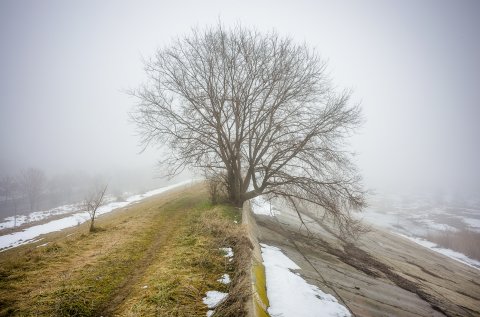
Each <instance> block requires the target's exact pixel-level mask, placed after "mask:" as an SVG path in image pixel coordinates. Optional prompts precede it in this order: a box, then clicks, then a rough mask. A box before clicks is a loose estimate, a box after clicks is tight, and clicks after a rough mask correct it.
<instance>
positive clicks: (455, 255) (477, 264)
mask: <svg viewBox="0 0 480 317" xmlns="http://www.w3.org/2000/svg"><path fill="white" fill-rule="evenodd" d="M399 235H400V236H402V237H404V238H406V239H408V240H410V241H413V242H415V243H416V244H419V245H421V246H423V247H425V248H428V249H430V250H432V251H435V252H438V253H440V254H443V255H445V256H448V257H449V258H451V259H454V260H456V261H458V262H461V263H463V264H466V265H468V266H470V267H473V268H476V269H477V270H480V261H477V260H474V259H471V258H469V257H468V256H466V255H465V254H463V253H460V252H456V251H453V250H450V249H445V248H441V247H439V246H438V245H436V244H435V243H433V242H431V241H428V240H424V239H421V238H416V237H409V236H406V235H403V234H399Z"/></svg>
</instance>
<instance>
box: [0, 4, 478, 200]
mask: <svg viewBox="0 0 480 317" xmlns="http://www.w3.org/2000/svg"><path fill="white" fill-rule="evenodd" d="M479 14H480V2H478V1H465V0H464V1H420V2H419V1H398V2H396V3H394V2H393V1H389V2H387V1H362V2H358V1H341V2H340V1H295V3H293V2H290V3H287V2H279V1H242V2H238V1H235V2H234V1H176V2H175V3H170V2H167V1H100V2H99V1H77V2H73V1H69V2H65V1H12V0H3V1H1V2H0V43H1V44H0V45H1V50H0V69H1V72H0V136H1V138H0V177H2V176H5V175H16V174H18V173H20V172H21V171H25V170H26V169H28V168H31V167H33V168H37V169H39V170H42V171H44V173H45V175H46V176H47V178H48V179H49V180H51V179H54V178H57V179H58V178H60V179H61V178H62V177H63V178H66V179H77V180H78V179H83V180H84V181H83V182H84V183H87V180H90V179H95V178H102V179H104V180H106V181H108V182H109V183H110V184H112V187H113V189H114V190H117V191H124V190H129V191H135V190H144V189H150V188H153V187H155V186H157V187H158V186H159V185H161V184H163V183H164V182H165V180H161V179H157V178H155V176H159V175H161V171H158V170H156V161H157V159H158V158H160V157H161V155H162V149H157V150H155V149H148V150H147V151H145V152H143V153H141V154H140V153H139V152H140V151H141V148H140V147H139V143H138V141H139V139H138V138H137V137H136V135H135V134H136V132H135V126H134V125H133V124H132V123H130V122H129V119H128V112H129V111H130V110H131V109H132V107H133V105H134V104H135V102H136V100H134V99H133V98H132V97H130V96H129V95H128V94H127V93H125V91H126V90H128V89H134V88H136V87H138V85H139V84H140V83H142V82H143V80H144V79H145V75H144V72H143V62H142V59H143V58H148V57H150V56H152V55H153V54H154V53H155V51H156V49H158V48H160V47H162V46H164V45H168V44H169V43H170V42H171V40H172V38H175V37H177V36H182V35H183V34H186V33H189V32H190V30H191V28H195V27H200V28H201V27H205V26H210V25H215V24H217V23H218V21H219V20H221V23H223V24H224V25H226V26H230V25H233V24H235V23H241V24H242V25H244V26H247V27H256V28H258V29H259V30H261V31H270V30H272V29H275V30H277V31H278V33H279V34H281V35H286V36H290V37H292V38H293V39H294V40H296V41H298V42H305V43H306V44H307V45H309V46H311V47H315V48H316V50H317V51H318V52H319V54H320V55H321V56H322V57H323V58H324V59H326V60H328V72H329V73H330V74H331V77H332V78H333V80H334V82H335V84H336V85H337V86H338V87H339V89H342V88H352V89H353V90H354V99H355V100H356V101H357V102H360V103H361V104H362V107H363V114H364V118H365V124H364V126H363V128H362V129H361V130H360V131H359V132H358V134H357V135H356V136H355V137H354V138H353V139H352V140H351V141H352V142H351V150H352V151H354V152H355V153H357V156H356V161H357V164H358V167H359V169H360V170H361V173H362V175H363V177H364V183H365V185H366V187H367V188H369V189H372V190H374V191H377V192H421V193H422V192H425V193H426V192H428V193H432V192H433V193H437V195H438V193H441V194H442V193H453V194H455V195H459V194H460V195H465V196H468V197H471V196H473V197H476V198H478V193H480V177H479V176H480V172H479V168H478V162H480V142H479V140H478V139H479V136H480V125H479V124H478V121H479V119H480V104H479V101H480V58H479V56H480V37H479V36H478V30H480V19H479V18H478V17H479ZM187 176H188V175H187ZM187 176H184V177H187ZM59 183H61V182H59Z"/></svg>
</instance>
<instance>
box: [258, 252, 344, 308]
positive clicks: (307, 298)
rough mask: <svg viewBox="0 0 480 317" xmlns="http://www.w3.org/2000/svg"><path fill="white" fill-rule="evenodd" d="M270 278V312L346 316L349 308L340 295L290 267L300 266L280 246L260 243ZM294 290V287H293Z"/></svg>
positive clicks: (267, 274) (267, 276) (268, 288)
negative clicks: (340, 301) (304, 277)
mask: <svg viewBox="0 0 480 317" xmlns="http://www.w3.org/2000/svg"><path fill="white" fill-rule="evenodd" d="M260 245H261V247H262V257H263V260H264V261H263V264H264V265H265V274H266V279H267V296H268V300H269V302H270V307H269V308H268V313H269V314H270V315H271V316H283V317H290V316H291V317H310V316H317V317H347V316H351V315H350V312H349V311H348V310H347V309H346V308H345V307H344V306H342V305H341V304H339V303H338V301H337V299H336V298H335V297H333V296H332V295H330V294H326V293H324V292H323V291H321V290H320V289H319V288H318V287H316V286H315V285H311V284H308V283H307V282H306V281H305V280H304V279H303V278H301V277H300V276H299V275H297V274H295V273H293V272H292V271H290V270H298V269H300V267H299V266H298V265H297V264H296V263H295V262H293V261H292V260H290V259H289V258H288V257H287V256H286V255H285V254H283V253H282V251H281V250H280V249H279V248H276V247H273V246H269V245H266V244H263V243H262V244H260ZM292 290H294V291H292Z"/></svg>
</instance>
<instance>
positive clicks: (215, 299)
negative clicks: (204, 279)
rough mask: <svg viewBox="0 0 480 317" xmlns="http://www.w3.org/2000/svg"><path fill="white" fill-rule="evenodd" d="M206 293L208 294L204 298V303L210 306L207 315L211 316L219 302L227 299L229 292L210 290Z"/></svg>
mask: <svg viewBox="0 0 480 317" xmlns="http://www.w3.org/2000/svg"><path fill="white" fill-rule="evenodd" d="M205 295H206V296H205V297H204V298H203V303H204V304H205V305H207V307H208V308H209V310H208V311H207V317H210V316H212V315H213V312H214V308H215V307H217V306H218V304H220V302H221V301H222V300H224V299H225V297H227V295H228V293H222V292H219V291H208V292H207V293H206V294H205Z"/></svg>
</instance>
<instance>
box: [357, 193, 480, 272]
mask: <svg viewBox="0 0 480 317" xmlns="http://www.w3.org/2000/svg"><path fill="white" fill-rule="evenodd" d="M464 204H465V203H464ZM475 206H476V203H475V204H473V203H472V207H462V206H459V205H458V204H455V203H442V204H435V203H432V202H431V201H429V200H428V199H425V198H411V197H410V198H408V199H405V198H404V199H403V201H402V199H400V198H398V197H393V198H392V197H385V196H381V195H379V196H377V197H376V198H375V199H374V200H372V201H371V202H370V207H368V208H367V209H366V210H365V211H363V212H362V213H361V215H360V217H361V218H362V219H363V220H365V221H366V222H369V223H371V224H374V225H377V226H379V227H383V228H386V229H388V230H389V231H391V232H393V233H396V234H399V235H401V236H403V237H405V238H408V239H409V240H410V241H412V242H415V243H417V244H419V245H421V246H423V247H426V248H429V249H430V250H433V251H435V252H438V253H441V254H443V255H446V256H448V257H450V258H452V259H454V260H457V261H460V262H462V263H465V264H467V265H469V266H472V267H475V268H480V262H479V261H477V260H474V259H471V258H469V257H467V256H466V255H464V254H462V253H459V252H456V251H453V250H450V249H445V248H442V247H440V246H438V245H436V244H435V243H433V242H431V241H427V240H426V239H425V236H427V233H429V232H439V231H445V230H448V231H456V230H463V229H467V230H471V231H476V232H480V209H477V208H476V207H475Z"/></svg>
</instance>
